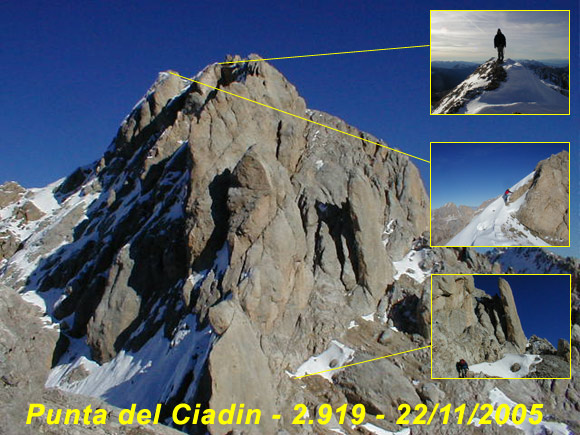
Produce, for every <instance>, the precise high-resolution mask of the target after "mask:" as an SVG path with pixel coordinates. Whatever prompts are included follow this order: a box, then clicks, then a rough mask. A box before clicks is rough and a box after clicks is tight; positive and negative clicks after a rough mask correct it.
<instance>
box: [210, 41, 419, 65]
mask: <svg viewBox="0 0 580 435" xmlns="http://www.w3.org/2000/svg"><path fill="white" fill-rule="evenodd" d="M421 47H429V45H411V46H409V47H393V48H375V49H374V50H357V51H341V52H338V53H320V54H304V55H302V56H286V57H269V58H267V59H247V60H237V61H233V62H220V65H227V64H232V63H243V62H264V61H265V60H281V59H298V58H300V57H317V56H334V55H335V54H353V53H370V52H373V51H387V50H403V49H404V48H421Z"/></svg>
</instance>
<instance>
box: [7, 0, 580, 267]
mask: <svg viewBox="0 0 580 435" xmlns="http://www.w3.org/2000/svg"><path fill="white" fill-rule="evenodd" d="M453 7H457V6H456V3H454V2H448V1H429V2H427V1H423V2H421V1H419V2H397V3H396V4H395V5H393V4H392V2H383V1H373V2H371V1H367V2H351V1H332V2H331V1H325V0H323V1H320V2H306V1H300V2H291V3H290V2H288V3H284V2H278V3H272V2H266V1H250V0H249V1H245V2H225V1H211V2H210V1H200V2H190V1H174V2H158V1H148V0H145V1H141V2H139V3H125V2H123V3H121V2H112V1H108V2H107V1H103V2H52V3H50V4H48V3H39V2H31V1H28V0H21V1H18V2H8V3H6V4H5V5H3V7H2V14H0V24H1V26H2V29H3V36H2V38H3V40H2V51H1V52H0V56H1V61H2V68H0V83H2V92H0V104H1V105H2V107H3V111H2V116H1V117H0V131H1V132H2V135H1V136H0V155H1V156H2V160H1V161H0V183H2V182H4V181H7V180H15V181H18V182H20V183H21V184H22V185H24V186H26V187H34V186H42V185H46V184H47V183H49V182H51V181H54V180H56V179H58V178H61V177H63V176H66V175H67V174H68V173H70V172H71V171H73V170H74V169H75V168H76V167H78V166H80V165H84V164H87V163H89V162H91V161H93V160H96V159H97V158H99V157H100V156H101V155H102V153H103V152H104V150H105V149H106V147H107V146H108V145H109V143H110V142H111V139H112V138H113V136H114V135H115V133H116V131H117V129H118V126H119V124H120V122H121V121H122V119H123V118H124V117H125V116H126V115H127V113H128V112H129V111H130V110H131V108H132V107H133V105H134V104H135V103H136V102H137V101H138V100H139V99H140V98H141V96H143V94H145V92H146V91H147V89H148V87H149V86H150V85H151V84H152V82H153V81H154V80H155V78H156V77H157V73H158V72H159V71H164V70H167V69H174V70H176V71H179V72H180V73H181V74H184V75H188V76H192V75H194V74H195V73H196V72H198V71H199V70H201V69H202V68H203V67H205V66H206V65H207V64H209V63H212V62H218V61H222V60H223V59H224V57H225V55H226V54H228V53H231V54H236V53H238V54H242V55H247V54H249V53H252V52H255V53H258V54H260V55H262V56H263V57H278V56H292V55H301V54H312V53H325V52H336V51H351V50H361V49H373V48H386V47H402V46H409V45H424V44H429V37H430V31H429V28H430V14H429V10H430V9H450V8H453ZM477 7H479V8H481V9H501V8H503V7H506V4H505V2H503V1H501V2H500V1H486V2H479V3H478V5H477ZM509 7H510V8H512V9H517V8H520V9H547V8H549V9H572V13H571V19H572V30H571V34H572V35H576V37H574V38H572V47H571V53H572V59H571V62H572V70H573V71H576V70H578V51H579V45H578V37H577V35H578V2H577V1H576V0H570V1H553V2H546V1H537V0H534V1H524V0H517V1H513V2H511V3H510V5H509ZM493 55H494V50H493V46H491V47H490V49H489V56H487V55H486V56H487V57H491V56H493ZM273 65H274V66H275V67H277V68H278V69H279V70H280V71H281V72H282V73H283V74H285V75H286V76H287V77H288V79H289V80H290V81H291V82H292V83H294V84H295V85H296V87H297V88H298V90H299V92H300V93H301V95H302V96H303V97H304V98H305V99H306V102H307V104H308V106H309V107H311V108H315V109H320V110H324V111H326V112H329V113H332V114H334V115H337V116H339V117H341V118H343V119H344V120H346V121H347V122H348V123H349V124H352V125H354V126H356V127H358V128H360V129H362V130H365V131H368V132H370V133H372V134H374V135H375V136H377V137H380V138H382V139H384V140H386V141H387V143H388V144H389V146H392V147H398V148H400V149H401V150H403V151H405V152H408V153H410V154H414V155H416V156H419V157H422V158H425V159H429V142H431V141H470V140H471V141H476V140H477V141H539V140H542V141H572V148H573V152H572V157H573V159H575V161H578V128H577V125H578V119H577V118H578V115H577V111H578V95H580V94H579V93H578V92H577V91H576V92H575V90H577V89H578V79H577V75H575V74H572V83H571V88H572V102H571V105H572V106H571V110H572V113H573V115H572V116H519V117H512V116H430V115H429V109H430V106H429V104H430V95H429V92H430V89H429V48H414V49H406V50H396V51H386V52H376V53H366V54H355V55H342V56H329V57H319V58H307V59H295V60H280V61H275V62H273ZM264 110H266V109H264ZM573 161H574V160H573ZM414 162H415V163H416V164H417V166H418V167H419V169H420V171H421V174H422V176H423V179H424V181H425V184H426V186H427V187H428V186H429V182H428V178H429V165H428V164H427V163H424V162H421V161H419V160H414ZM572 183H573V189H575V192H577V191H578V182H577V169H576V167H575V166H574V169H573V174H572ZM577 215H578V208H577V206H576V205H574V209H573V216H577ZM576 249H577V248H576ZM569 252H570V253H571V251H569ZM576 252H577V251H576ZM568 255H569V254H568Z"/></svg>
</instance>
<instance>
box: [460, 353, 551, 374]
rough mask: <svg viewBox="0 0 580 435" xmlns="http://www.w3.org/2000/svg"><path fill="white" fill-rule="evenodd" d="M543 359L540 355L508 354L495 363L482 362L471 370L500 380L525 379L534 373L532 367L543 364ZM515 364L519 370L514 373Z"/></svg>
mask: <svg viewBox="0 0 580 435" xmlns="http://www.w3.org/2000/svg"><path fill="white" fill-rule="evenodd" d="M541 361H542V359H541V358H540V357H539V356H538V355H526V354H524V355H519V354H515V353H508V354H507V355H506V356H504V357H503V358H502V359H500V360H498V361H495V362H491V363H490V362H482V363H479V364H474V365H472V366H471V367H470V370H471V371H472V372H473V373H475V374H476V376H477V374H478V373H483V374H485V375H487V376H494V377H499V378H523V377H524V376H526V375H527V374H528V373H530V371H533V369H532V365H534V364H537V363H539V362H541ZM514 364H518V365H519V369H518V370H515V371H512V370H511V367H512V366H513V365H514Z"/></svg>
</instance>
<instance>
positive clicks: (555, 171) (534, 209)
mask: <svg viewBox="0 0 580 435" xmlns="http://www.w3.org/2000/svg"><path fill="white" fill-rule="evenodd" d="M568 158H569V157H568V152H567V151H562V152H560V153H558V154H556V155H553V156H551V157H549V158H547V159H545V160H542V161H541V162H539V163H538V165H537V166H536V169H535V174H534V178H533V180H532V183H531V186H530V187H529V190H528V191H527V194H526V199H525V202H524V204H523V205H522V206H521V208H520V209H519V211H518V213H517V218H518V219H519V221H520V222H521V223H522V224H524V225H525V226H526V227H528V228H529V229H530V230H532V231H533V232H534V233H535V234H537V235H538V236H539V237H541V238H542V239H544V240H545V241H546V242H548V243H549V244H550V245H554V246H557V245H567V244H568V225H569V211H568V194H569V182H570V178H569V177H570V174H569V173H568Z"/></svg>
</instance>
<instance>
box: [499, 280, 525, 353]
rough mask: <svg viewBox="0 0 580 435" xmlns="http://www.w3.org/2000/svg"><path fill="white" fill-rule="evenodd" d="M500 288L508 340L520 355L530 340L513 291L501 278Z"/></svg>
mask: <svg viewBox="0 0 580 435" xmlns="http://www.w3.org/2000/svg"><path fill="white" fill-rule="evenodd" d="M498 286H499V292H500V297H501V302H502V306H503V311H504V315H505V324H506V339H507V340H509V341H511V342H512V343H514V345H515V346H516V348H517V349H518V351H519V352H520V353H521V352H524V351H525V349H526V344H527V342H528V340H527V338H526V336H525V334H524V330H523V329H522V324H521V322H520V317H519V316H518V310H517V308H516V302H515V301H514V295H513V293H512V289H511V287H510V285H509V284H508V282H507V281H506V280H505V279H503V278H499V280H498Z"/></svg>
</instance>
